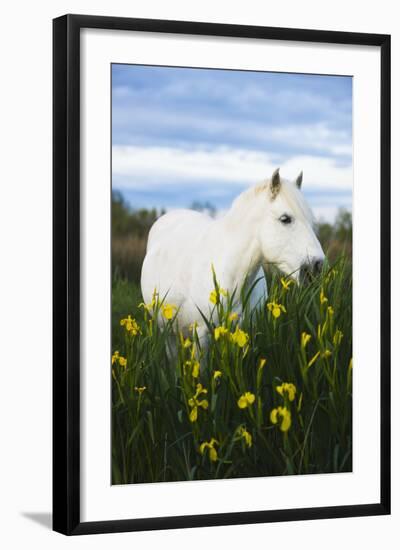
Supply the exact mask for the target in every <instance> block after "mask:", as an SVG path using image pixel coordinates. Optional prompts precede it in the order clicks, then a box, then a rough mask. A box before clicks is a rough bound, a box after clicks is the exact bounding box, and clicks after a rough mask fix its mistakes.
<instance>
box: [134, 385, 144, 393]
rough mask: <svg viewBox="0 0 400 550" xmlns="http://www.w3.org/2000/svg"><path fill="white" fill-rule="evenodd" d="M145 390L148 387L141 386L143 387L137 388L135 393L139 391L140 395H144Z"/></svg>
mask: <svg viewBox="0 0 400 550" xmlns="http://www.w3.org/2000/svg"><path fill="white" fill-rule="evenodd" d="M145 389H146V386H141V387H138V386H135V391H137V392H138V394H139V395H142V393H143V392H144V391H145Z"/></svg>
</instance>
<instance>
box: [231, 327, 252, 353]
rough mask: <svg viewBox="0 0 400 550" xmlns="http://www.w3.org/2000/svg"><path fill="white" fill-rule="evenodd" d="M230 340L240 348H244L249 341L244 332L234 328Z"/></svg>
mask: <svg viewBox="0 0 400 550" xmlns="http://www.w3.org/2000/svg"><path fill="white" fill-rule="evenodd" d="M231 340H232V342H233V343H234V344H237V345H238V346H239V347H240V348H244V346H245V345H246V344H247V342H248V341H249V335H248V334H247V333H246V332H244V330H241V329H240V328H239V327H236V330H235V332H234V333H233V334H231Z"/></svg>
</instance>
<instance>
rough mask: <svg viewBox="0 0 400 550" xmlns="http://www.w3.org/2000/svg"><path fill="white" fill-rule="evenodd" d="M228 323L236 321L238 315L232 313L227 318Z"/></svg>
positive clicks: (234, 312)
mask: <svg viewBox="0 0 400 550" xmlns="http://www.w3.org/2000/svg"><path fill="white" fill-rule="evenodd" d="M228 319H229V321H237V320H238V319H239V315H238V314H237V313H236V311H233V312H232V313H231V314H230V315H229V317H228Z"/></svg>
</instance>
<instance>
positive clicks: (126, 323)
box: [119, 315, 141, 336]
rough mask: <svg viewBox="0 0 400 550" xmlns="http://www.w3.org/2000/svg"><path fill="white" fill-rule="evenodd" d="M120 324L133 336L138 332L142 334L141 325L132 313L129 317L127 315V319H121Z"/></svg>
mask: <svg viewBox="0 0 400 550" xmlns="http://www.w3.org/2000/svg"><path fill="white" fill-rule="evenodd" d="M119 324H120V325H121V327H125V329H126V331H127V332H128V333H129V334H130V335H131V336H136V335H137V334H140V332H141V331H140V327H139V325H138V324H137V322H136V320H135V319H133V318H132V317H131V316H130V315H128V317H126V318H125V319H121V321H120V322H119Z"/></svg>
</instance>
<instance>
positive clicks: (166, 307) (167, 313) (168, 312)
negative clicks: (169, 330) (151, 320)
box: [161, 304, 178, 321]
mask: <svg viewBox="0 0 400 550" xmlns="http://www.w3.org/2000/svg"><path fill="white" fill-rule="evenodd" d="M177 309H178V308H177V307H176V306H175V305H174V304H163V305H162V306H161V311H162V314H163V315H164V317H165V318H166V319H167V320H168V321H170V320H171V319H172V317H173V316H174V314H175V311H176V310H177Z"/></svg>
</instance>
